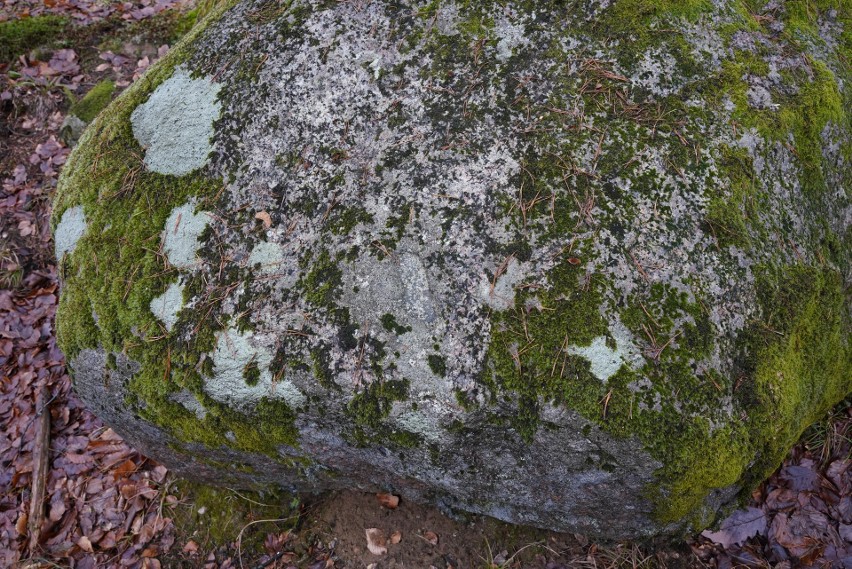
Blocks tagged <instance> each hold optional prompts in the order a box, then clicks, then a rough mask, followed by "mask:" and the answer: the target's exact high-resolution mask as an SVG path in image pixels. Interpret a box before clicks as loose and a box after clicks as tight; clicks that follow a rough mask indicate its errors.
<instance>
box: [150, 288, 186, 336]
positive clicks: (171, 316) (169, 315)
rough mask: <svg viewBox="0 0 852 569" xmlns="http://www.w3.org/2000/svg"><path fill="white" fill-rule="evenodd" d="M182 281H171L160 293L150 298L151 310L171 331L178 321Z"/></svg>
mask: <svg viewBox="0 0 852 569" xmlns="http://www.w3.org/2000/svg"><path fill="white" fill-rule="evenodd" d="M183 288H184V287H183V283H179V282H178V283H172V284H170V285H169V288H167V289H166V292H164V293H163V294H162V295H160V296H158V297H156V298H154V299H153V300H151V312H153V313H154V316H156V317H157V319H158V320H160V321H161V322H162V323H163V324H164V325H165V326H166V330H168V331H169V332H171V331H172V328H174V325H175V324H177V321H178V313H179V312H180V310H181V308H183Z"/></svg>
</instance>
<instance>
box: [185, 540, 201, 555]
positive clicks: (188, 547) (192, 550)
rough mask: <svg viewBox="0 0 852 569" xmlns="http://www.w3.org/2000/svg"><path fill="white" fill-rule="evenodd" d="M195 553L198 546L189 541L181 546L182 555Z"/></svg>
mask: <svg viewBox="0 0 852 569" xmlns="http://www.w3.org/2000/svg"><path fill="white" fill-rule="evenodd" d="M196 551H198V544H197V543H195V542H194V541H192V540H191V539H190V540H189V541H187V542H186V545H184V546H183V552H184V553H195V552H196Z"/></svg>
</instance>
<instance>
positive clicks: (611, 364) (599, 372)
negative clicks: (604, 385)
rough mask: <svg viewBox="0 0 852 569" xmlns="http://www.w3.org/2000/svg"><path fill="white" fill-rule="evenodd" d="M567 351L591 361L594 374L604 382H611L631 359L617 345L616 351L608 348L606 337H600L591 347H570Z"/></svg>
mask: <svg viewBox="0 0 852 569" xmlns="http://www.w3.org/2000/svg"><path fill="white" fill-rule="evenodd" d="M565 351H566V352H567V353H569V354H574V355H577V356H581V357H583V358H586V359H587V360H589V363H590V364H591V371H592V374H593V375H594V376H595V377H597V378H598V379H600V380H601V381H603V382H607V381H609V378H611V377H612V376H614V375H615V374H616V373H617V372H618V370H619V369H621V366H622V365H624V364H625V363H626V361H625V360H626V359H628V358H629V354H628V353H627V352H626V351H625V350H623V349H622V348H621V346H618V344H617V343H616V348H615V349H612V348H610V347H609V346H607V343H606V337H605V336H598V337H597V338H595V339H594V340H592V343H591V345H589V346H569V347H568V348H567V349H566V350H565Z"/></svg>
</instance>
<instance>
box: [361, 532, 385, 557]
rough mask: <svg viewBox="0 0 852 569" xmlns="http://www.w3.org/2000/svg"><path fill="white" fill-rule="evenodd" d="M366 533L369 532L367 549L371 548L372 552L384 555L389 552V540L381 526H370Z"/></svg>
mask: <svg viewBox="0 0 852 569" xmlns="http://www.w3.org/2000/svg"><path fill="white" fill-rule="evenodd" d="M364 533H365V534H367V549H369V550H370V553H372V554H373V555H384V554H385V553H387V552H388V548H387V543H388V540H387V538H385V532H384V531H382V530H380V529H379V528H368V529H366V530H364Z"/></svg>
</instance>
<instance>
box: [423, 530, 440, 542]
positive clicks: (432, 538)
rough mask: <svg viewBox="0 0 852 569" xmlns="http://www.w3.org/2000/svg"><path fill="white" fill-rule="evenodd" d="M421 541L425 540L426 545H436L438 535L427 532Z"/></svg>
mask: <svg viewBox="0 0 852 569" xmlns="http://www.w3.org/2000/svg"><path fill="white" fill-rule="evenodd" d="M423 539H425V540H426V543H430V544H432V545H438V534H437V533H435V532H434V531H427V532H426V533H424V534H423Z"/></svg>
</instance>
